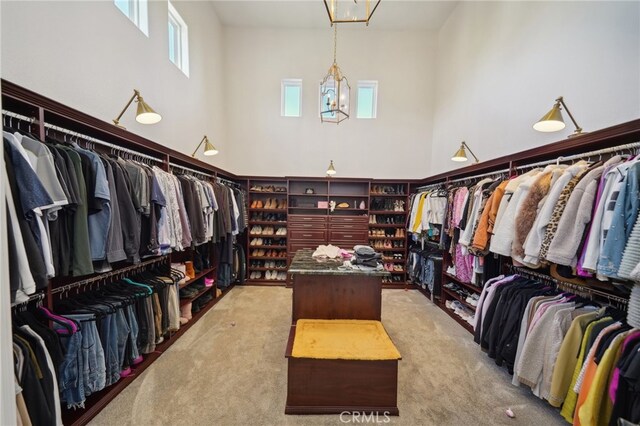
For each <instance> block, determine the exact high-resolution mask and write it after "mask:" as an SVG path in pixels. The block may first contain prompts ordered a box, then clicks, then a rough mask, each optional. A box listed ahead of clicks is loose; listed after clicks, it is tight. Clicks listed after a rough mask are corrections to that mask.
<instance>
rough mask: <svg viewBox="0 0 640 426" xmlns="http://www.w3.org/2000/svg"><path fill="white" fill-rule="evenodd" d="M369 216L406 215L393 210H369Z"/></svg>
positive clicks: (404, 212) (403, 212)
mask: <svg viewBox="0 0 640 426" xmlns="http://www.w3.org/2000/svg"><path fill="white" fill-rule="evenodd" d="M369 214H397V215H398V216H400V215H406V214H407V212H406V211H394V210H369Z"/></svg>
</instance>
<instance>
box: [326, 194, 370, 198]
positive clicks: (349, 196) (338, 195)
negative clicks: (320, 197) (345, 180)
mask: <svg viewBox="0 0 640 426" xmlns="http://www.w3.org/2000/svg"><path fill="white" fill-rule="evenodd" d="M331 197H335V198H369V196H368V195H366V194H329V198H331Z"/></svg>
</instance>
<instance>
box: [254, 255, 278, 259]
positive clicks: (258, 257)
mask: <svg viewBox="0 0 640 426" xmlns="http://www.w3.org/2000/svg"><path fill="white" fill-rule="evenodd" d="M249 259H256V260H287V258H286V257H264V256H251V255H249Z"/></svg>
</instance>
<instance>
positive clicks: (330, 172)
mask: <svg viewBox="0 0 640 426" xmlns="http://www.w3.org/2000/svg"><path fill="white" fill-rule="evenodd" d="M335 174H336V169H335V167H333V160H331V162H330V163H329V168H328V169H327V176H329V177H331V176H333V175H335Z"/></svg>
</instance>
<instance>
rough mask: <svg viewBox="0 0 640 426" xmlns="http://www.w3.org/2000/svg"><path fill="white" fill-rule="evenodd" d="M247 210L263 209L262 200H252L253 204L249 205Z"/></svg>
mask: <svg viewBox="0 0 640 426" xmlns="http://www.w3.org/2000/svg"><path fill="white" fill-rule="evenodd" d="M249 208H251V209H261V208H264V204H263V203H262V200H253V202H252V203H251V205H250V206H249Z"/></svg>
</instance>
